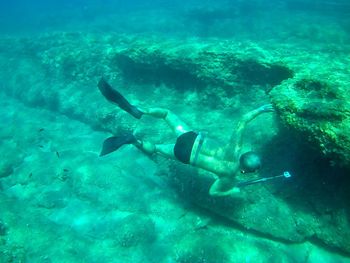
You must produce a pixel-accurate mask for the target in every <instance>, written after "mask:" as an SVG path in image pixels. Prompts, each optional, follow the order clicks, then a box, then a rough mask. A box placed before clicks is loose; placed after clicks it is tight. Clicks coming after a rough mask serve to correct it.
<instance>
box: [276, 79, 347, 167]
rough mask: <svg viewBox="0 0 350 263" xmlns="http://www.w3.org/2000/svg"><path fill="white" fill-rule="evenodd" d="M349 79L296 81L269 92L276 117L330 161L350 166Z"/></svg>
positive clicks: (284, 83)
mask: <svg viewBox="0 0 350 263" xmlns="http://www.w3.org/2000/svg"><path fill="white" fill-rule="evenodd" d="M347 88H348V80H346V79H345V80H344V77H342V75H341V74H340V73H338V76H337V79H335V77H333V78H327V79H325V78H322V79H321V78H320V79H316V78H314V77H312V78H309V79H306V78H295V79H290V80H288V81H285V82H283V83H282V84H281V85H279V86H277V87H275V88H273V89H272V91H271V92H270V96H271V99H272V102H273V104H274V106H275V108H276V109H277V111H278V115H279V116H280V118H281V120H282V121H283V123H284V124H285V125H287V126H288V127H291V128H293V129H294V130H296V131H297V132H298V133H300V136H304V137H305V140H306V141H308V142H309V143H310V144H312V145H313V146H314V147H316V148H318V150H319V153H320V154H322V155H323V156H325V157H327V158H328V159H329V161H330V162H332V163H333V164H335V165H339V166H346V167H350V100H349V98H348V97H347V96H346V90H347Z"/></svg>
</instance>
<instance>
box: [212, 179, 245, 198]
mask: <svg viewBox="0 0 350 263" xmlns="http://www.w3.org/2000/svg"><path fill="white" fill-rule="evenodd" d="M220 188H222V179H218V180H216V181H215V182H214V183H213V184H212V185H211V187H210V189H209V195H210V196H215V197H218V196H237V195H239V194H240V189H239V188H238V187H235V186H234V187H232V188H231V189H229V190H226V191H222V190H220Z"/></svg>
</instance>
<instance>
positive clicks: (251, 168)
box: [239, 152, 261, 173]
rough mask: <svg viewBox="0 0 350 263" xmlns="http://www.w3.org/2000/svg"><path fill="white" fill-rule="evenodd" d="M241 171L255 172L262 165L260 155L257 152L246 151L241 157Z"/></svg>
mask: <svg viewBox="0 0 350 263" xmlns="http://www.w3.org/2000/svg"><path fill="white" fill-rule="evenodd" d="M239 166H240V169H241V173H254V172H257V171H258V170H259V169H260V167H261V161H260V157H259V156H258V155H257V154H256V153H255V152H246V153H244V154H242V155H241V157H240V158H239Z"/></svg>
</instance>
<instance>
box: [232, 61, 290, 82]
mask: <svg viewBox="0 0 350 263" xmlns="http://www.w3.org/2000/svg"><path fill="white" fill-rule="evenodd" d="M235 70H236V71H235V72H234V73H235V74H237V75H238V79H241V80H242V82H245V83H247V84H248V85H262V86H265V85H270V86H276V85H279V84H281V82H282V81H284V80H286V79H289V78H292V77H293V76H294V73H293V71H291V70H290V69H289V68H287V67H284V66H281V65H262V64H261V63H258V62H257V61H255V60H244V61H240V62H239V63H238V66H237V68H236V69H235Z"/></svg>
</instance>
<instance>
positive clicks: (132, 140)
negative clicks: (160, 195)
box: [98, 78, 274, 196]
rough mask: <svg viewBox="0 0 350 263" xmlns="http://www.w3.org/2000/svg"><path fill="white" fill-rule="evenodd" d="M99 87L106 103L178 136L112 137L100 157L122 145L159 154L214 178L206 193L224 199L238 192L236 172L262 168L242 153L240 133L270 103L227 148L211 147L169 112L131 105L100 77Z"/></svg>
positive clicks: (251, 116)
mask: <svg viewBox="0 0 350 263" xmlns="http://www.w3.org/2000/svg"><path fill="white" fill-rule="evenodd" d="M98 88H99V90H100V91H101V93H102V94H103V96H104V97H105V98H106V99H107V100H108V101H110V102H113V103H115V104H117V105H118V106H119V107H120V108H121V109H123V110H124V111H126V112H128V113H129V114H131V115H132V116H133V117H135V118H137V119H140V118H141V117H142V116H143V115H149V116H152V117H155V118H160V119H163V120H165V122H166V123H167V124H168V125H169V126H170V128H171V129H172V130H173V132H174V133H175V134H176V135H177V139H176V142H175V143H174V144H153V143H151V142H148V141H145V140H141V139H139V138H136V137H135V136H134V134H132V133H131V132H130V133H127V134H123V135H121V136H113V137H110V138H108V139H106V140H105V141H104V143H103V147H102V151H101V154H100V156H103V155H106V154H109V153H111V152H113V151H116V150H117V149H119V148H120V147H121V146H122V145H124V144H133V145H135V146H136V147H137V148H139V149H141V150H142V151H143V152H145V153H147V154H149V155H152V154H160V155H163V156H165V157H168V158H171V159H174V160H178V161H180V162H182V163H185V164H190V165H192V166H194V167H198V168H201V169H204V170H206V171H209V172H212V173H214V174H215V175H216V176H217V179H216V180H215V182H214V183H213V184H212V186H211V187H210V190H209V194H210V195H212V196H227V195H232V194H235V193H238V192H239V187H238V185H239V184H237V182H236V180H235V177H236V176H237V175H238V174H239V173H255V172H257V171H258V170H259V169H260V167H261V161H260V158H259V156H258V155H257V154H256V153H254V152H252V151H249V152H245V153H243V154H242V138H243V131H244V129H245V127H246V125H247V124H248V123H249V122H250V121H252V120H253V119H254V118H256V117H257V116H259V115H260V114H262V113H265V112H272V111H274V110H273V107H272V105H271V104H267V105H263V106H261V107H259V108H257V109H255V110H253V111H251V112H248V113H247V114H245V115H244V116H243V118H242V119H241V120H240V122H239V123H238V127H237V129H236V130H235V131H234V133H233V134H232V135H231V138H230V140H229V142H228V143H227V145H225V146H223V147H214V145H217V144H215V141H213V140H212V139H211V138H208V136H207V135H206V134H205V133H202V132H197V131H193V130H192V129H191V128H190V127H189V126H188V125H186V124H185V123H184V122H183V121H181V120H180V119H179V118H178V117H177V116H176V115H175V114H174V113H172V112H171V111H169V110H168V109H163V108H149V109H142V110H141V109H139V108H138V107H136V106H134V105H131V104H130V103H129V102H128V101H127V100H126V99H125V97H124V96H123V95H121V94H120V93H119V92H118V91H117V90H115V89H114V88H113V87H112V86H111V85H109V84H108V83H107V82H106V81H105V80H104V79H103V78H102V79H101V80H100V81H99V83H98Z"/></svg>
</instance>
